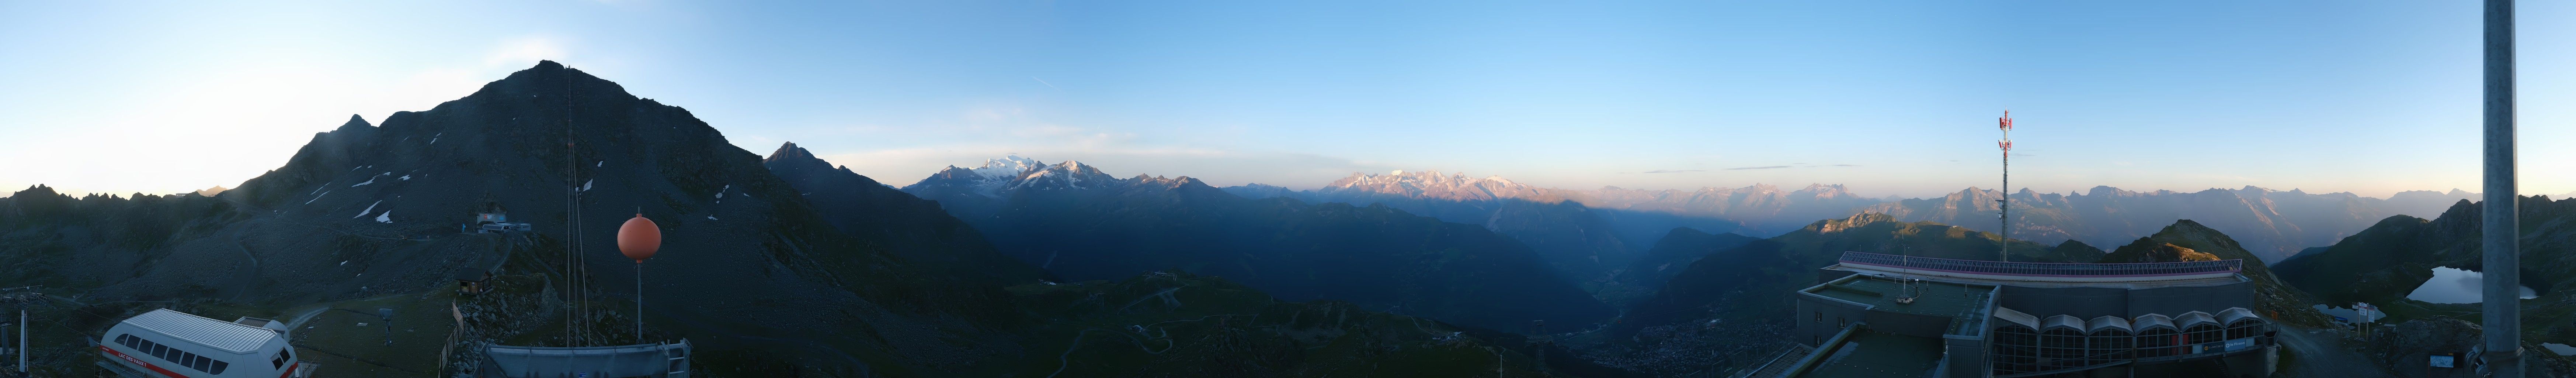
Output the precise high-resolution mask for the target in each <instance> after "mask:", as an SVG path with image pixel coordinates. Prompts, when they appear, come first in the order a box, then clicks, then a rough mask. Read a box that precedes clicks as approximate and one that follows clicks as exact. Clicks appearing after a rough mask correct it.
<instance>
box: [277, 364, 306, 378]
mask: <svg viewBox="0 0 2576 378" xmlns="http://www.w3.org/2000/svg"><path fill="white" fill-rule="evenodd" d="M300 367H304V364H301V363H293V364H286V372H285V373H278V374H277V378H286V376H290V375H295V368H300Z"/></svg>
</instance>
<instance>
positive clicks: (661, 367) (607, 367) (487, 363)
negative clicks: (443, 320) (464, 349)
mask: <svg viewBox="0 0 2576 378" xmlns="http://www.w3.org/2000/svg"><path fill="white" fill-rule="evenodd" d="M483 355H484V359H483V365H482V367H480V368H478V369H476V370H475V376H476V377H494V378H498V377H507V378H554V377H573V376H579V375H583V374H587V375H588V376H592V377H653V378H688V377H689V341H688V340H680V342H678V343H662V344H636V345H624V346H606V347H572V348H565V347H521V346H501V345H493V346H489V347H485V348H484V349H483Z"/></svg>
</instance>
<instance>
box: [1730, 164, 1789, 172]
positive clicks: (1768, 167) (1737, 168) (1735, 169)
mask: <svg viewBox="0 0 2576 378" xmlns="http://www.w3.org/2000/svg"><path fill="white" fill-rule="evenodd" d="M1776 168H1789V166H1786V165H1774V166H1766V167H1736V168H1727V169H1726V170H1729V171H1742V170H1753V169H1776Z"/></svg>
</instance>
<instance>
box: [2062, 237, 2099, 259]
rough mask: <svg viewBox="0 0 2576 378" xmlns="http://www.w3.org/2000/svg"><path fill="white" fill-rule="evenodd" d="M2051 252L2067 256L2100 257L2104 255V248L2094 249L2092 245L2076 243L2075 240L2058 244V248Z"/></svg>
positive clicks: (2067, 240)
mask: <svg viewBox="0 0 2576 378" xmlns="http://www.w3.org/2000/svg"><path fill="white" fill-rule="evenodd" d="M2049 250H2051V251H2056V252H2057V254H2059V255H2065V256H2100V255H2102V254H2103V253H2104V252H2103V251H2102V248H2099V247H2094V246H2093V245H2092V244H2084V242H2080V241H2075V239H2066V242H2065V243H2057V247H2055V248H2050V249H2049Z"/></svg>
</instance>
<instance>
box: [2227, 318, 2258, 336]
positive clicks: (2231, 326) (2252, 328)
mask: <svg viewBox="0 0 2576 378" xmlns="http://www.w3.org/2000/svg"><path fill="white" fill-rule="evenodd" d="M2262 329H2263V320H2262V319H2257V318H2244V319H2237V320H2236V322H2235V323H2227V339H2228V340H2235V339H2242V338H2248V337H2254V335H2255V334H2257V333H2259V332H2257V331H2260V330H2262Z"/></svg>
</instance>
